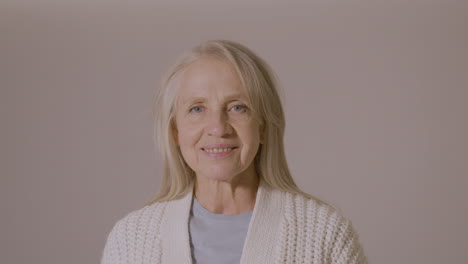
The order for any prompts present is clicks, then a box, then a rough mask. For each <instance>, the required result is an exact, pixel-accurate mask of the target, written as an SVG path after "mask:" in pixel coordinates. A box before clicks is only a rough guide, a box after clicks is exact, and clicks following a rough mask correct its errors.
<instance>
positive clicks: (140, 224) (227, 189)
mask: <svg viewBox="0 0 468 264" xmlns="http://www.w3.org/2000/svg"><path fill="white" fill-rule="evenodd" d="M154 106H155V126H156V127H155V128H156V137H157V141H158V144H159V146H160V148H161V150H162V156H163V161H164V174H163V181H162V186H161V190H160V192H159V194H158V195H157V197H156V198H155V199H154V200H153V201H152V202H150V203H149V204H147V205H146V206H145V207H144V208H141V209H139V210H136V211H134V212H131V213H130V214H128V215H127V216H126V217H124V218H123V219H121V220H119V221H118V222H117V223H116V225H115V226H114V228H113V229H112V231H111V233H110V234H109V236H108V239H107V243H106V246H105V248H104V252H103V256H102V263H103V264H107V263H109V264H110V263H112V264H118V263H153V264H154V263H171V264H172V263H341V264H345V263H356V264H357V263H360V264H361V263H367V260H366V257H365V256H364V253H363V250H362V247H361V246H360V244H359V241H358V236H357V233H356V232H355V230H354V229H353V227H352V225H351V222H350V221H349V220H348V219H346V218H345V217H344V216H343V214H342V213H341V212H340V211H339V210H338V209H336V208H334V207H333V206H331V205H329V204H327V203H325V202H323V201H321V200H319V199H318V198H315V197H313V196H310V195H308V194H306V193H304V192H302V191H301V190H300V189H299V188H298V187H297V185H296V184H295V183H294V181H293V178H292V177H291V174H290V172H289V169H288V166H287V163H286V158H285V153H284V147H283V135H284V128H285V120H284V114H283V109H282V106H281V101H280V98H279V96H278V91H277V85H276V82H275V79H274V75H273V73H272V71H271V69H270V67H269V66H268V65H267V64H266V63H265V61H263V60H262V59H261V58H259V57H258V56H257V55H255V54H254V53H253V52H252V51H251V50H249V49H248V48H246V47H245V46H243V45H241V44H239V43H236V42H232V41H226V40H214V41H207V42H205V43H203V44H201V45H199V46H197V47H196V48H194V49H193V50H192V51H191V52H189V53H187V54H186V55H184V56H182V58H181V59H180V60H179V62H178V63H176V65H175V66H174V67H173V68H172V69H171V70H170V71H169V72H168V74H167V76H166V77H165V78H164V80H163V83H162V87H160V89H159V90H158V92H157V93H156V97H155V102H154Z"/></svg>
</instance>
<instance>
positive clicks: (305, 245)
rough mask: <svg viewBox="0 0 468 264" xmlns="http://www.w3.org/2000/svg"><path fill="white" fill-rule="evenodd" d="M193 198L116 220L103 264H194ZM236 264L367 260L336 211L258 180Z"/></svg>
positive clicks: (322, 263) (323, 263)
mask: <svg viewBox="0 0 468 264" xmlns="http://www.w3.org/2000/svg"><path fill="white" fill-rule="evenodd" d="M192 198H193V192H190V193H189V194H187V195H186V196H185V197H184V198H182V199H179V200H173V201H168V202H158V203H154V204H152V205H149V206H146V207H144V208H142V209H139V210H136V211H133V212H131V213H130V214H128V215H127V216H125V217H124V218H122V219H121V220H119V221H118V222H117V223H116V224H115V226H114V227H113V229H112V231H111V232H110V234H109V236H108V238H107V242H106V245H105V247H104V250H103V254H102V258H101V264H124V263H125V264H130V263H132V264H136V263H138V264H150V263H151V264H156V263H164V264H173V263H176V264H179V263H192V257H191V249H190V235H189V230H188V226H189V224H188V221H189V214H190V208H191V202H192ZM219 239H222V238H221V237H220V238H219ZM240 263H242V264H246V263H255V264H258V263H277V264H279V263H314V264H318V263H320V264H332V263H333V264H335V263H336V264H345V263H346V264H366V263H367V259H366V257H365V255H364V252H363V249H362V247H361V245H360V243H359V241H358V235H357V233H356V232H355V230H354V229H353V227H352V225H351V222H350V220H348V219H346V218H345V217H343V215H342V213H341V212H340V211H339V210H337V209H334V207H332V206H330V205H328V204H325V203H322V202H320V201H318V200H315V199H308V198H306V197H304V196H302V195H297V194H291V193H287V192H283V191H280V190H277V189H273V188H272V187H270V186H269V185H267V184H266V183H265V182H264V181H262V180H261V181H260V184H259V189H258V191H257V198H256V201H255V207H254V210H253V213H252V218H251V220H250V224H249V228H248V233H247V237H246V240H245V243H244V248H243V251H242V257H241V261H240Z"/></svg>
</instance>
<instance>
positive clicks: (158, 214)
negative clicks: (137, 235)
mask: <svg viewBox="0 0 468 264" xmlns="http://www.w3.org/2000/svg"><path fill="white" fill-rule="evenodd" d="M166 205H167V202H155V203H152V204H150V205H145V206H144V207H142V208H139V209H136V210H133V211H131V212H129V213H127V214H126V215H125V216H123V217H122V218H120V219H119V220H118V221H117V222H116V223H115V225H114V227H113V230H112V232H116V231H124V230H125V231H127V232H132V231H135V229H138V230H142V227H143V226H154V225H153V224H155V223H159V222H160V221H161V218H162V216H163V214H164V209H165V207H166Z"/></svg>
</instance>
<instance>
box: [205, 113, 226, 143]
mask: <svg viewBox="0 0 468 264" xmlns="http://www.w3.org/2000/svg"><path fill="white" fill-rule="evenodd" d="M207 132H208V135H210V136H215V137H222V136H225V135H229V134H231V133H232V127H231V125H230V124H229V120H228V116H227V114H226V113H224V112H222V111H220V112H214V113H211V115H210V116H209V120H208V126H207Z"/></svg>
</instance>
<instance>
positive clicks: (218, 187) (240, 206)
mask: <svg viewBox="0 0 468 264" xmlns="http://www.w3.org/2000/svg"><path fill="white" fill-rule="evenodd" d="M258 185H259V177H258V176H257V174H256V173H253V174H252V173H250V174H244V175H238V176H236V177H234V178H233V179H232V180H231V181H218V180H211V179H206V178H203V177H198V176H197V177H196V181H195V186H194V189H195V190H194V191H195V192H194V194H195V197H196V198H197V200H198V202H199V203H200V204H201V205H202V206H203V207H204V208H205V209H207V210H208V211H210V212H212V213H215V214H226V215H237V214H242V213H245V212H250V211H253V209H254V207H255V200H256V196H257V190H258Z"/></svg>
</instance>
